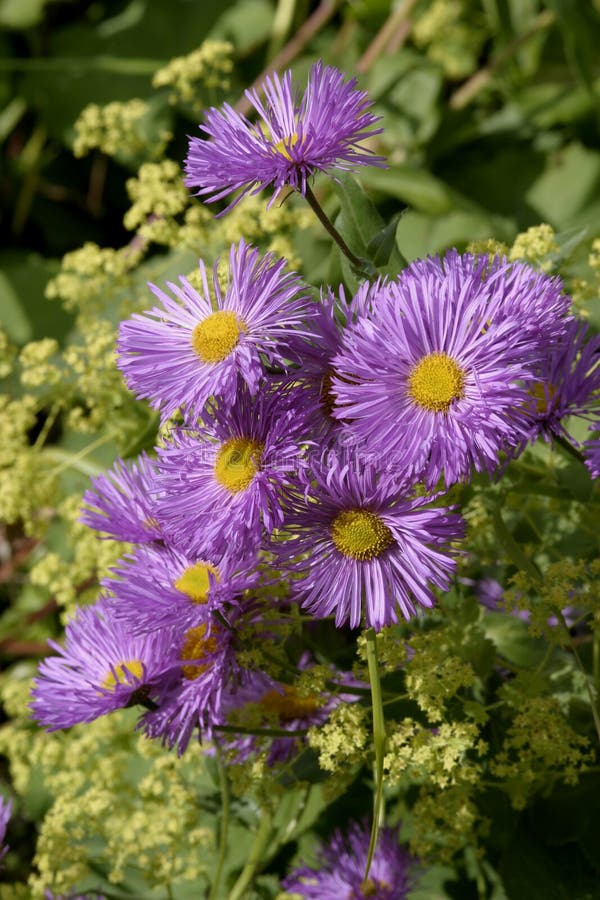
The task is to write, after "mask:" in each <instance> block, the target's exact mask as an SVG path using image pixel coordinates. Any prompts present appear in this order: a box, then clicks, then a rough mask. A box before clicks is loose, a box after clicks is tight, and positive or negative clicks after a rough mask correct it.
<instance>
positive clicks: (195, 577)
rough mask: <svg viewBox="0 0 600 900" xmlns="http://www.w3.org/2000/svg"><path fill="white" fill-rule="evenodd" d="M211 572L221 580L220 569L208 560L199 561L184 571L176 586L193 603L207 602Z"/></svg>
mask: <svg viewBox="0 0 600 900" xmlns="http://www.w3.org/2000/svg"><path fill="white" fill-rule="evenodd" d="M209 574H211V575H214V576H215V578H216V579H217V581H219V570H218V569H217V568H216V567H215V566H211V564H210V563H207V562H197V563H195V564H194V565H193V566H188V568H187V569H186V570H185V572H182V574H181V575H180V576H179V578H178V579H177V581H176V582H175V583H174V587H176V588H177V590H178V591H181V593H182V594H186V595H187V596H188V597H189V598H190V600H191V601H192V602H193V603H206V600H207V597H208V592H209V590H210V578H209Z"/></svg>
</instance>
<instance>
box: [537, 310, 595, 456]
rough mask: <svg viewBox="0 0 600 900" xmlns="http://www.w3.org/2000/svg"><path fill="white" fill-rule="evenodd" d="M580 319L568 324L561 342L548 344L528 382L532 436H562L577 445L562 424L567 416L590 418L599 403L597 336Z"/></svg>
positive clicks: (550, 437)
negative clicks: (530, 380) (533, 375)
mask: <svg viewBox="0 0 600 900" xmlns="http://www.w3.org/2000/svg"><path fill="white" fill-rule="evenodd" d="M588 332H589V329H588V326H587V324H586V323H585V322H583V321H582V320H580V319H572V320H570V321H569V322H568V324H567V329H566V333H565V335H564V338H563V339H562V340H561V342H560V344H558V345H555V346H552V345H551V346H550V347H549V348H548V351H547V353H546V354H545V357H544V359H543V360H542V362H541V364H540V366H539V368H538V369H537V371H536V376H537V380H536V381H535V382H532V383H531V384H530V391H531V397H530V400H529V404H528V409H529V412H530V415H531V418H532V420H533V426H532V435H531V439H532V440H535V439H536V438H537V437H538V435H540V434H541V435H543V436H544V437H545V438H546V440H548V439H550V440H551V439H552V437H553V436H558V437H564V438H566V439H567V440H569V441H571V442H573V443H575V444H577V441H575V439H574V438H573V437H572V436H571V435H570V434H569V432H568V431H567V429H566V428H565V425H564V421H563V420H564V419H565V418H567V417H568V416H582V417H589V416H590V415H591V414H592V413H593V412H594V411H597V410H598V408H599V406H600V335H593V336H589V334H588Z"/></svg>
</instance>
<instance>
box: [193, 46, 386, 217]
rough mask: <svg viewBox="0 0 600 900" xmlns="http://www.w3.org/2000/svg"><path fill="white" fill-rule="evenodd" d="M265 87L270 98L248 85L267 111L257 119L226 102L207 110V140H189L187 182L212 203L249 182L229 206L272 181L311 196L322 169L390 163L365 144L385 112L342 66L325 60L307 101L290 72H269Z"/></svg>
mask: <svg viewBox="0 0 600 900" xmlns="http://www.w3.org/2000/svg"><path fill="white" fill-rule="evenodd" d="M263 87H264V92H265V96H266V101H265V103H263V102H262V101H261V99H260V97H259V96H258V93H257V92H256V91H253V90H248V91H246V96H247V97H248V99H249V100H250V102H251V103H252V105H253V106H254V108H255V109H256V111H257V112H258V115H259V117H260V118H259V121H258V123H257V124H255V125H253V124H252V123H251V122H249V121H248V119H247V118H246V117H245V116H242V115H240V114H239V113H237V112H236V111H235V110H234V109H232V107H231V106H229V105H228V104H227V103H226V104H224V105H223V108H222V109H215V108H214V107H211V109H209V110H208V111H207V112H206V114H205V124H204V125H201V126H200V130H201V131H203V132H204V134H205V135H207V137H208V140H201V139H200V138H194V137H192V138H190V145H189V153H188V157H187V159H186V163H185V171H186V179H185V183H186V185H187V186H188V187H191V188H198V191H197V194H198V196H200V197H204V198H206V200H207V202H213V201H215V200H220V199H222V198H223V197H226V196H227V194H230V193H232V191H235V190H237V189H239V188H242V189H243V190H242V192H241V194H240V195H239V196H238V197H237V198H236V199H235V200H233V201H232V203H230V205H229V207H228V210H229V209H231V208H232V207H233V206H235V204H236V203H238V202H239V201H240V200H241V198H242V197H244V196H245V195H246V194H248V193H250V192H252V193H254V194H256V193H258V192H259V191H261V190H263V188H265V187H267V186H268V185H273V188H274V190H275V192H277V191H278V190H279V188H281V187H283V186H284V185H290V186H291V187H293V188H294V189H295V190H297V191H301V192H302V193H303V194H304V193H305V192H306V182H307V179H308V178H309V177H310V176H311V175H313V174H314V173H315V172H319V171H323V172H324V171H328V170H329V169H340V170H343V171H352V170H354V169H355V168H356V167H357V166H365V165H372V166H383V165H385V163H384V160H383V159H382V158H381V157H379V156H373V154H372V153H371V151H370V150H367V149H366V148H365V147H362V146H361V145H360V142H361V141H362V140H364V139H365V138H366V137H370V136H372V135H374V134H379V133H380V132H381V131H382V129H381V128H379V129H376V130H373V128H372V126H373V125H374V124H375V123H376V122H377V121H378V120H379V118H380V117H379V116H374V115H373V114H372V113H371V112H369V109H370V106H371V101H370V100H369V99H368V96H367V94H366V93H365V92H364V91H359V90H357V89H356V79H355V78H351V79H349V80H348V81H345V80H344V75H343V73H342V72H339V71H338V70H337V69H334V68H333V67H331V66H323V64H322V63H321V62H318V63H315V65H314V66H313V67H312V69H311V71H310V74H309V76H308V82H307V85H306V91H305V93H304V95H303V96H302V98H301V99H300V98H298V96H297V95H296V94H295V92H294V90H293V87H292V73H291V72H290V71H287V72H286V73H285V74H284V75H283V77H282V78H280V77H279V76H278V75H277V74H276V73H274V74H273V75H271V76H270V77H267V78H266V79H265V82H264V85H263ZM272 202H273V201H272V200H271V203H272ZM225 211H226V212H227V210H225Z"/></svg>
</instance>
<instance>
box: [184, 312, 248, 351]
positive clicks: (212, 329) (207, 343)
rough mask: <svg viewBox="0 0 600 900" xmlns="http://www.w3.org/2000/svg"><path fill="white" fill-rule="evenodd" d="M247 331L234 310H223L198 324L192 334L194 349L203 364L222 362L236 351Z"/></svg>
mask: <svg viewBox="0 0 600 900" xmlns="http://www.w3.org/2000/svg"><path fill="white" fill-rule="evenodd" d="M247 330H248V329H247V327H246V325H245V323H244V322H243V321H242V320H241V319H239V318H238V317H237V315H236V314H235V313H234V312H232V310H230V309H221V310H219V311H218V312H214V313H211V314H210V316H207V318H206V319H203V321H202V322H198V324H197V325H196V327H195V328H194V330H193V332H192V347H193V348H194V350H195V351H196V353H197V354H198V356H199V357H200V359H201V360H202V362H205V363H216V362H221V361H222V360H224V359H226V358H227V357H228V356H229V354H230V353H231V352H232V351H233V350H235V348H236V347H237V345H238V343H239V340H240V334H242V332H244V331H247Z"/></svg>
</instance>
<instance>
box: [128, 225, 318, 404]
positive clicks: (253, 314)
mask: <svg viewBox="0 0 600 900" xmlns="http://www.w3.org/2000/svg"><path fill="white" fill-rule="evenodd" d="M229 265H230V271H229V283H228V285H227V288H226V289H225V292H223V291H222V290H221V287H220V285H219V281H218V278H217V271H216V266H215V268H214V274H213V285H212V287H213V294H214V298H215V299H214V302H213V300H212V299H211V290H210V288H209V284H208V276H207V272H206V268H205V266H204V263H203V262H202V260H200V275H201V278H202V291H201V292H200V293H199V292H198V291H196V289H195V288H193V287H192V286H191V284H190V283H189V281H188V280H187V279H186V278H183V277H181V278H180V279H179V280H180V285H179V286H178V285H176V284H173V283H171V282H169V288H170V289H171V291H172V293H173V294H174V295H175V298H176V299H175V300H173V299H172V298H171V297H169V296H168V295H167V294H165V293H163V291H161V290H160V289H159V288H157V287H155V286H154V285H150V287H151V289H152V291H153V292H154V293H155V294H156V296H157V297H158V298H159V300H160V301H161V303H162V308H161V307H154V308H153V309H152V310H150V311H149V312H146V313H144V314H142V315H139V314H134V315H133V316H132V317H131V318H130V319H128V320H127V321H126V322H122V323H121V325H120V329H119V340H118V352H119V360H118V364H119V367H120V368H121V371H122V372H123V375H124V377H125V381H126V382H127V384H128V386H129V387H130V388H131V390H132V391H133V392H134V393H135V394H136V395H137V396H138V397H142V398H145V399H148V400H149V401H150V404H151V406H153V407H154V408H155V409H160V411H161V414H162V416H163V418H168V417H169V416H170V415H172V414H173V413H174V412H175V410H177V409H178V408H179V407H183V408H184V409H185V410H186V411H190V412H196V413H198V414H201V413H202V410H203V408H204V406H205V405H206V403H207V401H208V400H209V398H210V397H211V396H216V395H218V396H220V397H222V398H223V400H224V402H226V403H233V401H234V399H235V396H236V393H237V390H238V386H239V384H238V383H239V381H240V379H241V380H242V381H243V382H245V383H246V385H247V386H248V390H249V391H250V393H251V394H255V393H256V392H257V390H258V387H259V384H260V382H261V380H262V379H263V378H264V377H265V366H264V360H266V361H267V362H268V363H273V364H277V365H278V366H281V365H283V358H285V359H289V358H293V357H294V356H296V355H297V352H296V350H295V345H296V343H297V342H298V341H299V340H301V334H302V333H303V331H304V330H305V324H304V323H305V320H306V319H307V318H310V316H311V315H313V314H314V310H315V304H314V303H313V302H312V300H311V299H310V294H309V292H308V289H307V288H306V286H305V285H304V284H303V283H302V281H301V279H300V277H299V276H298V275H296V274H295V273H294V272H284V267H285V265H286V262H285V260H283V259H282V260H276V259H275V257H274V256H273V255H272V254H270V253H267V254H266V255H265V256H263V257H262V258H261V257H259V253H258V250H256V249H255V248H252V247H250V246H249V245H248V244H246V243H245V242H244V241H243V240H242V241H240V242H239V244H237V245H236V244H233V245H232V246H231V251H230V254H229ZM263 357H264V360H263Z"/></svg>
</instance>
